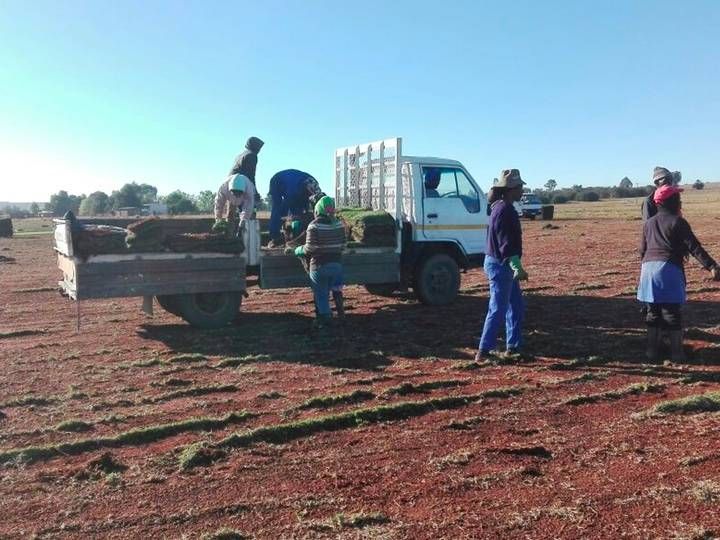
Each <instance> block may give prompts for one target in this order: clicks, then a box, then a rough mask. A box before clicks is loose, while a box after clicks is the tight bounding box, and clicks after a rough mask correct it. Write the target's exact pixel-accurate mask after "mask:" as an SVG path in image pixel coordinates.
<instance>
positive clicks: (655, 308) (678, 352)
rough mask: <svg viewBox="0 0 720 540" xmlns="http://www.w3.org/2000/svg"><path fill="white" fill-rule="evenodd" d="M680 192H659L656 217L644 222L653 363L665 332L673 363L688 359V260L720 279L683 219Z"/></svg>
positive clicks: (644, 284) (643, 277)
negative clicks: (683, 309) (685, 339)
mask: <svg viewBox="0 0 720 540" xmlns="http://www.w3.org/2000/svg"><path fill="white" fill-rule="evenodd" d="M656 170H657V169H656ZM682 191H683V190H682V189H680V188H678V187H675V186H673V185H667V184H666V185H662V186H660V187H659V188H657V189H656V190H655V194H654V197H653V202H654V203H655V204H656V205H657V214H655V215H654V216H653V217H651V218H650V219H648V220H647V221H646V222H645V225H644V227H643V236H642V242H641V243H640V257H642V267H641V270H640V284H639V286H638V292H637V299H638V300H639V301H640V302H644V303H645V308H644V311H645V323H646V324H647V327H648V330H647V337H648V345H647V352H646V354H647V357H648V359H649V360H651V361H656V360H657V359H658V349H659V343H660V338H661V335H660V333H661V331H662V330H667V331H668V332H669V334H670V348H671V359H672V361H673V362H682V361H683V360H684V359H685V354H684V352H683V334H682V320H681V314H680V308H681V307H682V305H683V304H684V303H685V300H686V298H685V269H684V267H683V264H684V261H685V258H686V257H687V256H688V255H692V256H693V257H695V258H696V259H697V260H698V262H699V263H700V264H701V265H702V266H703V268H705V270H707V271H709V272H710V273H711V275H712V277H713V279H715V280H719V279H720V267H718V265H717V263H716V262H715V261H714V260H713V258H712V257H710V255H708V253H707V252H706V251H705V250H704V249H703V247H702V245H700V242H699V241H698V239H697V238H696V237H695V235H694V234H693V232H692V229H691V228H690V224H689V223H688V222H687V221H685V219H684V218H683V217H682V212H681V207H682V203H681V201H680V193H681V192H682Z"/></svg>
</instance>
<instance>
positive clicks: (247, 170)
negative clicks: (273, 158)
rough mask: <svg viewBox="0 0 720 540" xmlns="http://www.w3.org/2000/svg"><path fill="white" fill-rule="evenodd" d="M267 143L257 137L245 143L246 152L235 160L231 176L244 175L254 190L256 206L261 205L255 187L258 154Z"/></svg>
mask: <svg viewBox="0 0 720 540" xmlns="http://www.w3.org/2000/svg"><path fill="white" fill-rule="evenodd" d="M264 144H265V143H264V142H263V141H262V140H260V139H259V138H257V137H250V138H249V139H248V140H247V142H246V143H245V150H244V151H243V152H242V153H241V154H239V155H238V156H237V157H236V158H235V164H234V165H233V166H232V169H230V173H229V174H243V175H245V176H246V177H247V178H248V179H249V180H250V182H252V185H253V188H254V195H253V197H254V198H255V202H254V204H255V206H256V207H257V206H258V205H259V204H260V195H259V193H258V190H257V186H256V185H255V171H256V170H257V162H258V154H259V153H260V149H261V148H262V147H263V145H264Z"/></svg>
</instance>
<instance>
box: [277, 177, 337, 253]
mask: <svg viewBox="0 0 720 540" xmlns="http://www.w3.org/2000/svg"><path fill="white" fill-rule="evenodd" d="M324 195H325V194H324V193H323V192H322V190H321V189H320V185H319V184H318V182H317V180H315V178H313V176H312V175H310V174H308V173H306V172H303V171H298V170H297V169H286V170H284V171H280V172H278V173H275V175H274V176H273V177H272V178H271V179H270V202H271V204H272V210H271V213H270V244H269V246H268V247H280V246H282V245H283V244H284V243H285V241H284V240H283V237H282V234H281V232H280V228H281V226H282V219H283V218H284V217H286V216H288V215H290V216H297V217H300V216H302V215H303V214H304V213H305V212H307V211H308V204H312V205H314V204H315V203H316V202H317V201H319V200H320V199H321V198H322V197H323V196H324Z"/></svg>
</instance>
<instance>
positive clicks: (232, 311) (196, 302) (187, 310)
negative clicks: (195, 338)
mask: <svg viewBox="0 0 720 540" xmlns="http://www.w3.org/2000/svg"><path fill="white" fill-rule="evenodd" d="M178 296H179V297H180V306H181V312H182V315H181V317H182V318H183V319H185V320H186V321H187V322H188V323H190V325H191V326H195V327H197V328H203V329H212V328H221V327H223V326H227V325H228V324H230V323H231V322H233V321H234V320H235V317H237V314H238V311H239V309H240V304H241V303H242V293H240V292H236V291H232V292H215V293H196V294H182V295H178Z"/></svg>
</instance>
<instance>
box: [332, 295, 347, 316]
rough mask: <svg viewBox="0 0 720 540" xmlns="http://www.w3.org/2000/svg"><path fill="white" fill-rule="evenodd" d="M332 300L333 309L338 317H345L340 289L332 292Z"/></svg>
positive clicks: (343, 301) (343, 300)
mask: <svg viewBox="0 0 720 540" xmlns="http://www.w3.org/2000/svg"><path fill="white" fill-rule="evenodd" d="M332 297H333V301H334V302H335V311H336V312H337V316H338V319H344V318H345V299H344V298H343V293H342V291H333V292H332Z"/></svg>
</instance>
